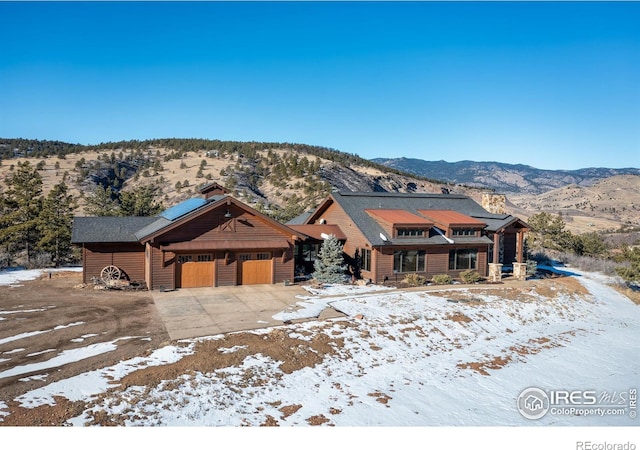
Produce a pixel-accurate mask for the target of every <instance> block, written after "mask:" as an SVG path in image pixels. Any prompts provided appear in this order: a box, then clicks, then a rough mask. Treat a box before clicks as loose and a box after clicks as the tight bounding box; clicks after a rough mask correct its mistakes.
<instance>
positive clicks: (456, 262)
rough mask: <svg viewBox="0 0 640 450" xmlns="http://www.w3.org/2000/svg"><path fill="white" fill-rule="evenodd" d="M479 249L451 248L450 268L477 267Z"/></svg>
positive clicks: (465, 268)
mask: <svg viewBox="0 0 640 450" xmlns="http://www.w3.org/2000/svg"><path fill="white" fill-rule="evenodd" d="M477 262H478V250H475V249H465V250H449V270H468V269H475V268H477Z"/></svg>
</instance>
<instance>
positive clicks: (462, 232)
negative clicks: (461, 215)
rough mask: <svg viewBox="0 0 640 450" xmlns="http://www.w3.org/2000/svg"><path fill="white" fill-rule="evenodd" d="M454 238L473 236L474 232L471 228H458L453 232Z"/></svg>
mask: <svg viewBox="0 0 640 450" xmlns="http://www.w3.org/2000/svg"><path fill="white" fill-rule="evenodd" d="M453 235H454V236H475V235H476V230H474V229H472V228H459V229H457V230H455V229H454V230H453Z"/></svg>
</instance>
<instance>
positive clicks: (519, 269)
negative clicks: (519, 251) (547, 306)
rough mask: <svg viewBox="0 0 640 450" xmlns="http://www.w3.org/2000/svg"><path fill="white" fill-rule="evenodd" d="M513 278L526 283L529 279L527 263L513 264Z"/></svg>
mask: <svg viewBox="0 0 640 450" xmlns="http://www.w3.org/2000/svg"><path fill="white" fill-rule="evenodd" d="M513 278H515V279H516V280H519V281H524V280H526V279H527V264H526V263H515V262H514V263H513Z"/></svg>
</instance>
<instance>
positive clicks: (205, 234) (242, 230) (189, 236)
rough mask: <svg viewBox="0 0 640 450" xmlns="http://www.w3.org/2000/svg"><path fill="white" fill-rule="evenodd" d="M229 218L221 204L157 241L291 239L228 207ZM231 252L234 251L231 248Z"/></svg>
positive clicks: (243, 212)
mask: <svg viewBox="0 0 640 450" xmlns="http://www.w3.org/2000/svg"><path fill="white" fill-rule="evenodd" d="M228 208H229V212H230V213H231V214H232V216H233V217H232V218H231V219H228V218H225V217H224V215H225V213H226V211H227V206H226V205H222V206H220V207H218V208H216V209H214V210H211V211H208V212H206V213H204V214H202V215H201V216H199V217H196V218H194V219H192V220H190V221H188V222H186V223H184V224H182V225H181V226H179V227H176V228H175V229H173V230H170V231H168V232H166V233H164V234H163V235H162V236H159V237H158V238H157V239H156V240H157V241H158V242H160V243H176V242H199V243H206V242H212V241H218V242H220V241H232V242H239V241H245V242H251V241H269V240H283V239H285V240H291V239H292V237H291V235H288V234H285V233H284V232H283V231H281V230H278V229H276V228H274V226H273V225H272V224H269V223H267V222H266V221H264V220H263V219H261V218H260V217H257V216H254V215H253V214H250V213H248V212H246V211H244V210H243V209H241V208H239V207H237V206H235V205H231V206H229V207H228ZM230 250H232V251H233V249H230Z"/></svg>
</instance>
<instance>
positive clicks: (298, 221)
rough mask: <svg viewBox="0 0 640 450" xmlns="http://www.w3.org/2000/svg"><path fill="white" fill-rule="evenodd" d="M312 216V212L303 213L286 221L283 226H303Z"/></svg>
mask: <svg viewBox="0 0 640 450" xmlns="http://www.w3.org/2000/svg"><path fill="white" fill-rule="evenodd" d="M311 214H313V211H305V212H303V213H302V214H300V215H299V216H296V217H294V218H293V219H291V220H290V221H288V222H287V223H286V224H285V225H304V224H305V223H307V219H308V218H309V217H310V216H311Z"/></svg>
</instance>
